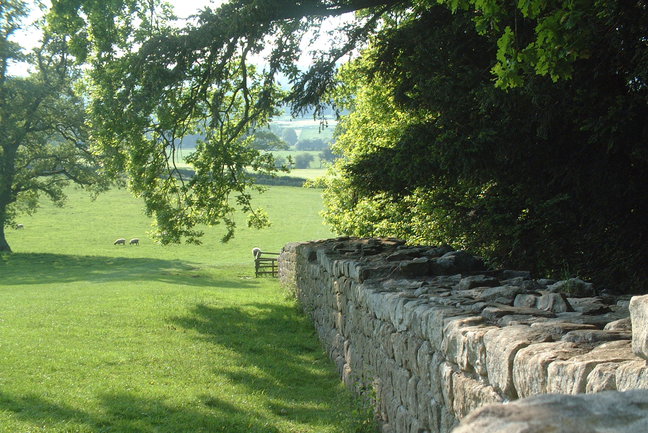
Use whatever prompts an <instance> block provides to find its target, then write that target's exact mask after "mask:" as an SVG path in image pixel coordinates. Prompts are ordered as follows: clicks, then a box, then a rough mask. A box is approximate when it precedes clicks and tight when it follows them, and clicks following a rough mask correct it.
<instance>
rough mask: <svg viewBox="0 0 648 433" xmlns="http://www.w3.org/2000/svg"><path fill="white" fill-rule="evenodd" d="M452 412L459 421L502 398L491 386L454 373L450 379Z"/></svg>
mask: <svg viewBox="0 0 648 433" xmlns="http://www.w3.org/2000/svg"><path fill="white" fill-rule="evenodd" d="M452 394H453V396H454V399H453V401H452V410H453V411H454V414H455V416H456V417H457V418H459V419H461V418H463V417H465V416H466V415H468V414H469V413H470V412H472V411H473V410H475V409H477V408H479V407H481V406H483V405H484V404H489V403H499V402H501V401H502V397H500V396H499V394H498V393H497V392H496V391H495V389H493V387H492V386H489V385H485V384H483V383H480V382H478V381H476V380H475V379H472V378H470V377H467V376H464V375H463V374H461V373H454V374H453V377H452Z"/></svg>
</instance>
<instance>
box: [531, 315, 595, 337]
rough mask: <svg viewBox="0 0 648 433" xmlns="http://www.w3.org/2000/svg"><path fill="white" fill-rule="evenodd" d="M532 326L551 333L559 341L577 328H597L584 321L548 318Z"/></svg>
mask: <svg viewBox="0 0 648 433" xmlns="http://www.w3.org/2000/svg"><path fill="white" fill-rule="evenodd" d="M531 327H532V328H536V329H542V330H543V331H544V332H548V333H549V335H551V338H552V340H555V341H558V340H560V339H561V338H562V337H563V335H565V334H567V333H568V332H571V331H576V330H595V329H596V327H595V326H594V325H587V324H582V323H569V322H554V321H552V320H546V321H543V322H536V323H532V324H531Z"/></svg>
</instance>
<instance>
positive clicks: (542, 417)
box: [452, 391, 648, 433]
mask: <svg viewBox="0 0 648 433" xmlns="http://www.w3.org/2000/svg"><path fill="white" fill-rule="evenodd" d="M646 407H648V391H629V392H610V391H608V392H601V393H598V394H587V395H579V396H565V395H540V396H535V397H530V398H526V399H523V400H519V401H515V402H512V403H508V404H494V405H488V406H485V407H482V408H481V409H479V410H477V411H475V412H473V413H471V414H470V415H469V416H467V417H466V418H464V419H463V420H462V422H461V424H460V425H459V426H458V427H457V428H456V429H454V430H453V431H452V433H476V432H479V433H547V432H551V433H645V432H647V431H648V411H646Z"/></svg>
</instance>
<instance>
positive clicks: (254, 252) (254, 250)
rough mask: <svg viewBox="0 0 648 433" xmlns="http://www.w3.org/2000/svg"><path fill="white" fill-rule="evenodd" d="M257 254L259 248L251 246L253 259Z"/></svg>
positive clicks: (259, 251) (259, 250)
mask: <svg viewBox="0 0 648 433" xmlns="http://www.w3.org/2000/svg"><path fill="white" fill-rule="evenodd" d="M259 254H261V248H256V247H255V248H252V255H253V256H254V258H255V259H256V258H257V256H258V255H259Z"/></svg>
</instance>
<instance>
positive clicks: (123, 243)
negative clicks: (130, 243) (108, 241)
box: [113, 238, 126, 245]
mask: <svg viewBox="0 0 648 433" xmlns="http://www.w3.org/2000/svg"><path fill="white" fill-rule="evenodd" d="M113 245H126V239H124V238H119V239H117V240H116V241H115V242H113Z"/></svg>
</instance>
